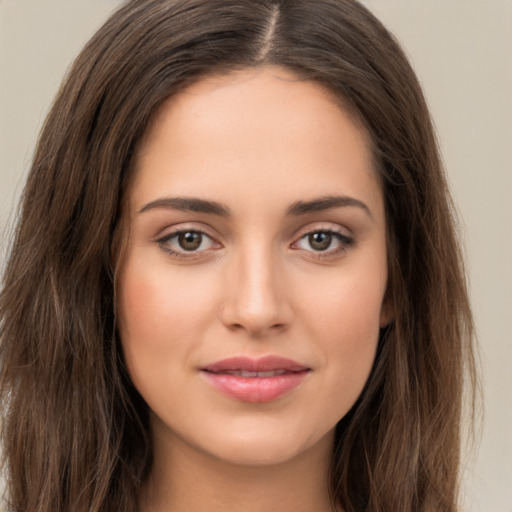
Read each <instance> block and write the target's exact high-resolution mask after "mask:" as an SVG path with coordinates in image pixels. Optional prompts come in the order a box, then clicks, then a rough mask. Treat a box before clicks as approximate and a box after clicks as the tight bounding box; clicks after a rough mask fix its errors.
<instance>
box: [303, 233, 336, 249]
mask: <svg viewBox="0 0 512 512" xmlns="http://www.w3.org/2000/svg"><path fill="white" fill-rule="evenodd" d="M308 241H309V244H310V245H311V247H312V248H313V249H315V251H325V250H326V249H328V248H329V246H330V245H331V241H332V235H331V234H330V233H312V234H311V235H309V236H308Z"/></svg>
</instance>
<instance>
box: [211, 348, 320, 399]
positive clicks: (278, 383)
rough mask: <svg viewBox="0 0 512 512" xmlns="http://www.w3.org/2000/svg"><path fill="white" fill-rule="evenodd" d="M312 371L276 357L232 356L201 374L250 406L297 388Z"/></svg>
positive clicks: (278, 396) (220, 389)
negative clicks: (252, 357)
mask: <svg viewBox="0 0 512 512" xmlns="http://www.w3.org/2000/svg"><path fill="white" fill-rule="evenodd" d="M310 371H311V369H310V368H308V367H306V366H304V365H301V364H300V363H297V362H296V361H293V360H291V359H286V358H282V357H278V356H266V357H262V358H260V359H251V358H248V357H232V358H229V359H223V360H222V361H217V362H216V363H213V364H210V365H207V366H205V367H204V368H202V369H201V374H202V375H203V376H204V378H205V379H206V381H207V382H208V383H209V384H210V385H211V386H212V387H213V388H214V389H215V390H217V391H219V392H220V393H222V394H223V395H225V396H228V397H230V398H233V399H235V400H239V401H242V402H249V403H263V402H270V401H273V400H276V399H278V398H280V397H282V396H284V395H286V394H287V393H289V392H290V391H292V390H293V389H294V388H296V387H297V386H298V385H299V384H301V383H302V381H303V380H304V379H305V378H306V377H307V375H308V374H309V373H310Z"/></svg>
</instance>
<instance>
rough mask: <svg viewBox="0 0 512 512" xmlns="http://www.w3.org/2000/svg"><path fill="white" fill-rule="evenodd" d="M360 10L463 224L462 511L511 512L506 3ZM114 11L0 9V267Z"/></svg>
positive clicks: (482, 0)
mask: <svg viewBox="0 0 512 512" xmlns="http://www.w3.org/2000/svg"><path fill="white" fill-rule="evenodd" d="M365 3H366V5H368V6H369V7H370V9H372V10H373V11H374V12H375V13H376V14H377V16H378V17H379V18H380V19H381V20H383V21H384V23H385V24H386V25H387V26H388V27H389V28H390V29H391V31H392V32H394V33H395V35H396V36H397V37H398V39H399V40H400V41H401V42H402V44H403V46H404V47H405V49H406V52H407V53H408V55H409V56H410V58H411V60H412V62H413V65H414V67H415V69H416V71H417V73H418V75H419V77H420V80H421V82H422V83H423V86H424V89H425V92H426V95H427V98H428V101H429V104H430V107H431V110H432V113H433V117H434V121H435V124H436V127H437V132H438V136H439V139H440V144H441V148H442V151H443V155H444V160H445V164H446V168H447V172H448V177H449V181H450V183H451V185H452V190H453V194H454V196H455V199H456V202H457V204H458V207H459V211H460V214H461V217H462V219H463V222H464V239H465V244H466V247H467V258H468V264H469V270H470V280H471V292H472V302H473V306H474V311H475V316H476V323H477V329H478V335H479V342H480V350H481V365H482V374H483V387H484V393H485V395H484V396H485V420H484V423H483V427H482V435H481V441H480V443H479V445H478V446H477V447H476V449H475V450H474V453H475V455H474V456H473V458H472V459H469V462H468V471H467V475H466V483H465V492H464V495H465V499H464V510H467V511H468V512H476V511H485V512H512V493H511V487H512V371H511V367H512V328H511V326H510V321H511V318H512V227H511V225H512V149H511V148H512V99H511V95H512V0H478V1H477V0H366V2H365ZM117 5H119V2H118V1H117V0H60V1H56V0H0V234H1V251H0V266H1V265H2V264H3V261H4V258H5V252H6V248H7V247H8V241H9V231H10V228H11V226H12V223H13V221H14V219H15V212H14V208H15V205H16V203H17V199H18V197H19V194H20V192H21V190H22V187H23V182H24V179H25V176H26V172H27V169H28V167H29V165H30V160H31V155H32V151H33V148H34V144H35V142H36V138H37V133H38V130H39V128H40V126H41V123H42V122H43V119H44V116H45V113H46V112H47V109H48V107H49V105H50V103H51V101H52V98H53V96H54V94H55V93H56V91H57V88H58V86H59V83H60V80H61V78H62V76H63V74H64V73H65V71H66V69H67V68H68V66H69V64H70V63H71V61H72V59H73V58H74V56H75V55H76V54H77V53H78V51H79V50H80V48H81V47H82V46H83V44H84V43H85V42H86V41H87V39H88V38H89V37H90V36H91V35H92V33H93V32H94V31H95V30H96V29H97V28H98V27H99V26H100V25H101V23H102V22H103V21H104V20H105V18H106V17H107V16H108V14H109V13H110V12H112V11H113V10H114V9H115V8H116V6H117ZM468 453H469V452H468ZM397 512H399V511H397Z"/></svg>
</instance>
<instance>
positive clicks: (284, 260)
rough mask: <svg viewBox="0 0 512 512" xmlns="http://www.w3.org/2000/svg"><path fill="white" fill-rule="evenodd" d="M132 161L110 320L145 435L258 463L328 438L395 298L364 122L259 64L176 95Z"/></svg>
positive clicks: (354, 393) (321, 445) (358, 387)
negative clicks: (386, 302)
mask: <svg viewBox="0 0 512 512" xmlns="http://www.w3.org/2000/svg"><path fill="white" fill-rule="evenodd" d="M136 163H137V169H136V175H135V178H134V181H133V183H132V186H131V189H130V191H129V216H130V218H129V225H130V230H129V234H127V236H128V237H129V238H128V240H127V250H126V254H125V256H124V258H123V260H122V262H121V273H120V280H119V290H118V291H119V312H120V334H121V339H122V345H123V349H124V355H125V359H126V364H127V367H128V371H129V374H130V376H131V378H132V380H133V383H134V385H135V387H136V388H137V389H138V391H139V392H140V394H141V395H142V397H143V398H144V399H145V400H146V402H147V404H148V406H149V408H150V411H151V413H150V418H151V419H150V421H151V428H152V432H153V439H154V443H155V445H158V446H162V447H163V446H167V447H171V448H172V447H173V446H175V445H177V444H180V445H182V446H186V447H187V449H189V450H192V451H199V452H201V453H202V454H203V455H204V454H207V455H211V456H214V457H216V458H218V459H222V460H224V461H229V462H233V463H237V464H251V465H260V464H271V463H278V462H282V461H286V460H291V459H293V457H296V456H298V455H300V454H302V453H305V452H306V451H309V452H311V451H315V450H317V449H318V450H324V451H325V450H326V447H331V443H332V440H333V432H334V427H335V425H336V423H337V422H338V421H339V420H340V419H341V418H342V417H343V416H344V415H345V414H346V413H347V411H348V410H349V409H350V408H351V407H352V405H353V404H354V402H355V401H356V399H357V397H358V396H359V394H360V393H361V391H362V389H363V386H364V384H365V382H366V380H367V378H368V375H369V373H370V369H371V367H372V363H373V361H374V357H375V352H376V347H377V342H378V336H379V327H381V326H383V325H385V324H386V323H387V322H388V321H389V315H390V313H389V311H387V308H385V307H384V306H383V298H384V294H385V290H386V283H387V267H386V238H385V216H384V205H383V197H382V191H381V187H380V185H379V181H378V178H377V176H376V171H375V169H374V167H373V165H372V158H371V154H370V151H369V148H368V141H367V138H366V136H365V133H364V132H363V131H362V130H361V128H360V127H359V126H358V125H357V124H356V123H355V122H354V121H353V120H352V119H351V117H350V116H349V115H347V113H346V112H345V111H344V110H343V109H341V108H340V107H339V106H338V105H337V104H336V103H335V102H334V101H333V99H332V98H331V97H330V96H329V93H328V92H327V91H326V90H324V89H323V88H322V87H321V86H319V85H316V84H314V83H311V82H307V81H300V80H298V79H297V77H296V76H295V75H293V74H292V73H291V72H289V71H286V70H284V69H282V68H276V67H268V68H262V69H259V70H247V71H240V72H236V73H233V74H230V75H228V76H213V77H210V78H207V79H203V80H202V81H200V82H199V83H197V84H195V85H193V86H191V87H189V88H188V89H186V90H185V91H183V92H182V93H180V94H179V95H177V96H174V97H173V98H171V99H170V100H169V101H167V103H165V104H164V105H163V106H162V107H161V108H160V110H159V112H158V115H157V116H156V118H155V119H154V121H153V123H152V125H151V128H150V130H149V133H148V134H147V136H146V138H145V140H144V143H143V144H142V147H141V149H140V151H139V153H138V157H137V162H136Z"/></svg>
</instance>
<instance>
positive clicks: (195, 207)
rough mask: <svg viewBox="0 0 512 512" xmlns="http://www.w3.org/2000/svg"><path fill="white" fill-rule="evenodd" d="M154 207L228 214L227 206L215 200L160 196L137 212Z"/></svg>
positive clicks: (220, 214)
mask: <svg viewBox="0 0 512 512" xmlns="http://www.w3.org/2000/svg"><path fill="white" fill-rule="evenodd" d="M155 208H168V209H171V210H179V211H182V212H197V213H209V214H211V215H218V216H220V217H228V216H229V215H230V212H229V208H228V207H227V206H225V205H223V204H221V203H217V202H215V201H207V200H205V199H198V198H195V197H162V198H159V199H155V200H154V201H151V202H149V203H147V204H145V205H144V206H143V207H142V208H141V209H140V210H139V211H138V213H144V212H147V211H149V210H153V209H155Z"/></svg>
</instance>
